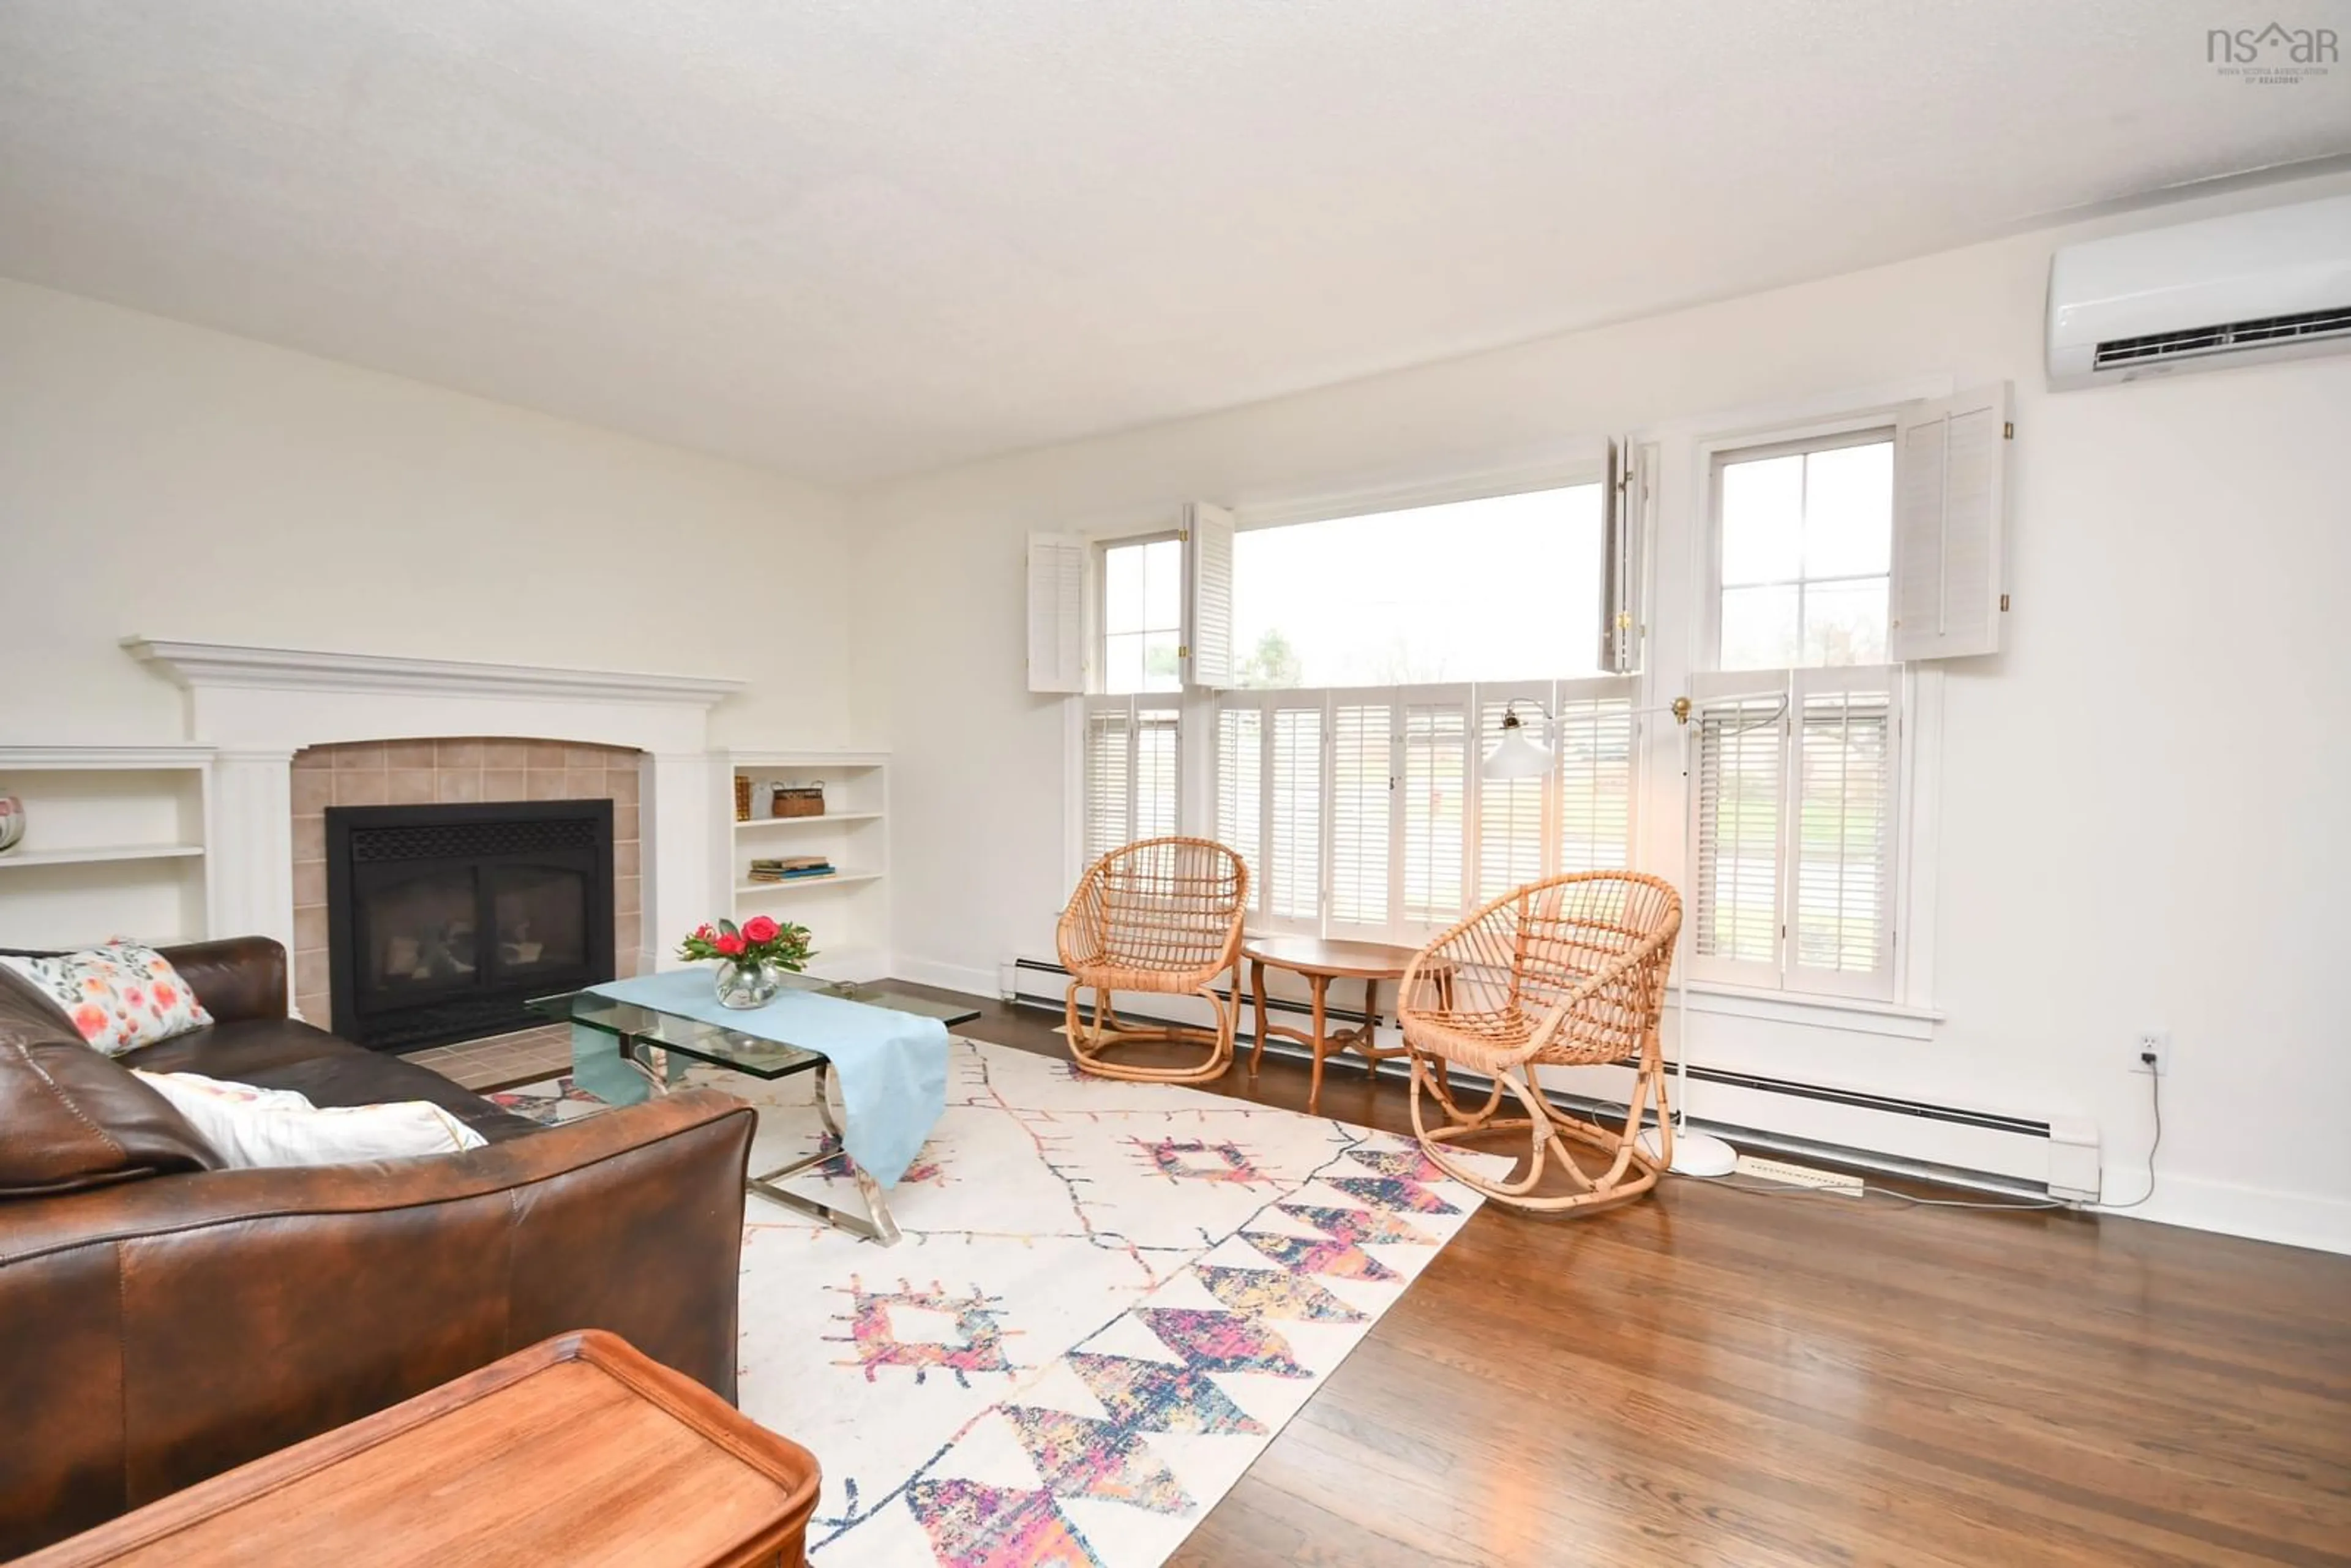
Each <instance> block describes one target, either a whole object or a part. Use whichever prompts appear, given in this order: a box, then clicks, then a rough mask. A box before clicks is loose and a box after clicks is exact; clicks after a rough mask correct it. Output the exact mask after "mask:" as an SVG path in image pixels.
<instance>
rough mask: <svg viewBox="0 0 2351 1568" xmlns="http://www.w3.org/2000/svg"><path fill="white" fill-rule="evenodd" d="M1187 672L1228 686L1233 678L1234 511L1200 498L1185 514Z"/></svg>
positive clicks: (1205, 682) (1212, 685) (1201, 682)
mask: <svg viewBox="0 0 2351 1568" xmlns="http://www.w3.org/2000/svg"><path fill="white" fill-rule="evenodd" d="M1184 548H1185V555H1186V567H1187V568H1188V570H1186V572H1185V609H1186V612H1187V614H1186V620H1185V625H1184V651H1185V661H1186V662H1185V674H1186V679H1188V680H1189V681H1190V682H1191V683H1192V685H1196V686H1207V687H1208V688H1209V689H1210V690H1212V691H1222V690H1223V689H1224V688H1225V687H1227V686H1229V685H1232V684H1233V515H1232V513H1231V512H1229V511H1228V510H1226V509H1225V508H1224V507H1213V506H1210V505H1209V504H1208V503H1207V502H1206V501H1195V502H1193V503H1192V505H1191V506H1190V507H1187V508H1186V511H1185V518H1184Z"/></svg>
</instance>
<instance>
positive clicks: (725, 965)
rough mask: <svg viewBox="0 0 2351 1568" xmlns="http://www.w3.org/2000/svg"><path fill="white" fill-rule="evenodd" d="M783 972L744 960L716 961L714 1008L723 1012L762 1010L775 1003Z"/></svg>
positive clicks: (768, 965) (772, 966) (770, 966)
mask: <svg viewBox="0 0 2351 1568" xmlns="http://www.w3.org/2000/svg"><path fill="white" fill-rule="evenodd" d="M783 983H784V972H783V970H782V969H780V968H778V967H776V966H775V965H773V964H766V963H757V962H754V961H753V960H751V959H748V958H740V959H736V958H721V959H720V960H719V961H718V1005H719V1006H720V1007H723V1008H763V1007H766V1006H767V1005H768V1003H769V1002H771V1001H774V1000H775V999H776V992H777V991H778V990H779V989H781V988H782V987H783Z"/></svg>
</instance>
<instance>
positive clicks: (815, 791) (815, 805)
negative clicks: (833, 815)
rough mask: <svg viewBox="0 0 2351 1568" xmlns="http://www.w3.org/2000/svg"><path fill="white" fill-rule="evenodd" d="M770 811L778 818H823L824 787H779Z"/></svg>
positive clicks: (819, 785)
mask: <svg viewBox="0 0 2351 1568" xmlns="http://www.w3.org/2000/svg"><path fill="white" fill-rule="evenodd" d="M768 811H769V812H770V813H771V814H773V815H775V816H778V817H821V816H823V815H824V786H823V785H821V784H792V785H779V786H778V788H777V789H776V795H775V800H773V802H772V803H770V804H769V806H768Z"/></svg>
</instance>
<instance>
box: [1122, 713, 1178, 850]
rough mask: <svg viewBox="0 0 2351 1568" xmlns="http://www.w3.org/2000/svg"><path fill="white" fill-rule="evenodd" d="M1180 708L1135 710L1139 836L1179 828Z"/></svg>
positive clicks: (1161, 835)
mask: <svg viewBox="0 0 2351 1568" xmlns="http://www.w3.org/2000/svg"><path fill="white" fill-rule="evenodd" d="M1176 727H1177V710H1176V709H1175V708H1174V707H1172V706H1144V705H1143V704H1142V703H1140V702H1138V703H1137V704H1136V705H1135V710H1134V837H1135V838H1138V839H1158V838H1165V837H1166V836H1167V835H1168V834H1170V833H1173V832H1174V831H1175V824H1176V821H1177V818H1176V810H1177V805H1178V800H1177V797H1178V795H1179V793H1180V791H1179V789H1178V788H1177V784H1176V776H1177V770H1178V769H1179V768H1180V767H1181V766H1182V758H1181V757H1180V756H1179V755H1178V753H1177V747H1176Z"/></svg>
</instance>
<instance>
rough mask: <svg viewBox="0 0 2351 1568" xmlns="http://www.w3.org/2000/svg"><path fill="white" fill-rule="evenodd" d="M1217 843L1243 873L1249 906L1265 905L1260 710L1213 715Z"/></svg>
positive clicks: (1232, 709)
mask: <svg viewBox="0 0 2351 1568" xmlns="http://www.w3.org/2000/svg"><path fill="white" fill-rule="evenodd" d="M1217 842H1219V843H1223V844H1228V845H1230V846H1231V847H1232V848H1233V850H1234V851H1236V852H1238V854H1239V855H1240V857H1241V859H1242V860H1243V861H1245V862H1248V865H1249V899H1250V907H1251V908H1252V909H1257V910H1262V909H1263V908H1264V907H1265V902H1266V895H1265V713H1264V711H1263V710H1262V709H1260V708H1255V707H1228V708H1225V709H1222V710H1221V711H1219V712H1218V713H1217Z"/></svg>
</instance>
